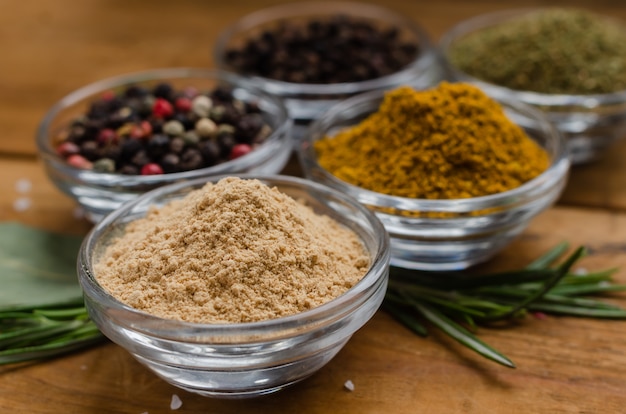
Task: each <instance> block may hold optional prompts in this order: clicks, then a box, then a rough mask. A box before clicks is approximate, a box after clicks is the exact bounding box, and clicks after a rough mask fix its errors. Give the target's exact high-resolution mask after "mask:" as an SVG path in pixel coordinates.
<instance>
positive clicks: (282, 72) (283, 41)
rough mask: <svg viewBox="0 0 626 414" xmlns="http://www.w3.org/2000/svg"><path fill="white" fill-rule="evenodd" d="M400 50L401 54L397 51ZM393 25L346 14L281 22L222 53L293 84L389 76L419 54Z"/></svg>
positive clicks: (240, 67)
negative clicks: (302, 20) (305, 20)
mask: <svg viewBox="0 0 626 414" xmlns="http://www.w3.org/2000/svg"><path fill="white" fill-rule="evenodd" d="M397 50H399V51H401V53H397V52H396V51H397ZM418 54H419V47H418V45H417V43H416V42H411V41H406V40H404V39H402V36H401V34H400V31H399V29H398V28H396V27H384V26H382V25H380V24H378V22H376V23H375V22H373V21H371V20H367V19H362V18H356V17H351V16H346V15H338V16H332V17H330V18H327V19H322V18H319V19H312V20H310V21H308V22H304V23H302V22H300V23H294V22H290V21H284V22H281V23H280V24H278V25H276V27H274V28H272V29H271V30H269V29H268V30H265V31H263V32H262V33H260V34H258V35H255V36H251V37H250V38H249V39H247V41H246V42H245V43H244V44H243V45H242V46H241V47H232V48H229V49H227V50H226V51H225V54H224V58H225V61H226V63H227V64H228V65H229V66H230V67H231V68H232V69H233V70H235V71H237V72H239V73H243V74H247V75H260V76H264V77H268V78H272V79H277V80H281V81H287V82H294V83H340V82H356V81H364V80H368V79H374V78H378V77H381V76H385V75H389V74H391V73H392V72H395V71H397V70H399V69H401V68H403V67H405V66H407V65H408V64H410V63H411V62H412V61H413V60H415V59H416V58H417V56H418Z"/></svg>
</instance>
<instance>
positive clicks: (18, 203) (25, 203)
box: [13, 197, 33, 211]
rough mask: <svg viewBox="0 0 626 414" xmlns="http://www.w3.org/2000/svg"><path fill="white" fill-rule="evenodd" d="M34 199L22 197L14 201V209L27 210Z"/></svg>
mask: <svg viewBox="0 0 626 414" xmlns="http://www.w3.org/2000/svg"><path fill="white" fill-rule="evenodd" d="M32 204H33V203H32V201H31V200H30V198H28V197H20V198H18V199H17V200H15V201H14V202H13V210H15V211H26V210H28V209H29V208H30V206H31V205H32Z"/></svg>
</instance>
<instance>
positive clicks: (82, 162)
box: [67, 154, 92, 170]
mask: <svg viewBox="0 0 626 414" xmlns="http://www.w3.org/2000/svg"><path fill="white" fill-rule="evenodd" d="M67 163H68V164H69V165H71V166H72V167H76V168H80V169H82V170H91V167H92V164H91V162H90V161H88V160H87V158H85V157H83V156H82V155H78V154H73V155H70V156H69V157H67Z"/></svg>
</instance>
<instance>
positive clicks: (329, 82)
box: [214, 2, 443, 125]
mask: <svg viewBox="0 0 626 414" xmlns="http://www.w3.org/2000/svg"><path fill="white" fill-rule="evenodd" d="M214 60H215V62H216V64H217V66H218V67H220V68H222V69H225V70H229V71H231V72H235V73H238V74H240V75H244V76H247V77H249V78H250V79H252V80H253V81H254V82H255V83H256V84H257V85H258V86H259V87H260V88H262V89H264V90H266V91H267V92H269V93H271V94H273V95H276V96H279V97H281V98H283V99H284V100H285V103H286V105H287V108H288V111H289V114H290V116H291V117H292V118H293V119H295V121H296V125H300V124H307V123H308V122H310V121H311V120H313V119H316V118H317V116H318V115H319V114H321V113H322V112H323V111H324V110H325V109H327V107H328V106H329V105H331V104H334V103H336V102H338V101H340V100H342V99H345V98H347V97H350V96H353V95H356V94H359V93H362V92H366V91H371V90H380V89H390V88H393V87H396V86H398V85H402V84H408V85H412V86H414V87H416V88H425V87H429V86H432V85H434V84H436V83H437V82H438V81H439V80H441V79H442V76H443V74H442V70H441V66H440V64H439V59H438V57H437V53H436V52H435V48H434V47H433V46H432V44H431V41H430V39H429V36H428V34H427V33H426V32H425V31H424V30H423V29H422V28H421V26H420V25H419V24H418V23H417V22H415V21H413V20H411V19H409V18H406V17H405V16H402V15H399V14H398V13H396V12H394V11H392V10H388V9H386V8H382V7H379V6H374V5H368V4H362V3H350V2H345V3H344V2H332V3H331V2H310V3H309V2H304V3H293V4H283V5H279V6H274V7H270V8H266V9H262V10H259V11H256V12H253V13H251V14H249V15H247V16H244V17H242V18H241V19H240V20H238V21H237V22H235V23H234V24H232V25H231V26H230V27H228V28H226V29H225V30H224V31H223V32H222V33H221V35H220V36H219V37H218V40H217V42H216V44H215V47H214Z"/></svg>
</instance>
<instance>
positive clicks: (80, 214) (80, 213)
mask: <svg viewBox="0 0 626 414" xmlns="http://www.w3.org/2000/svg"><path fill="white" fill-rule="evenodd" d="M72 215H73V216H74V218H75V219H76V220H80V219H83V218H85V210H84V209H83V208H82V207H80V206H78V207H76V208H75V209H74V211H73V212H72Z"/></svg>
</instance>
